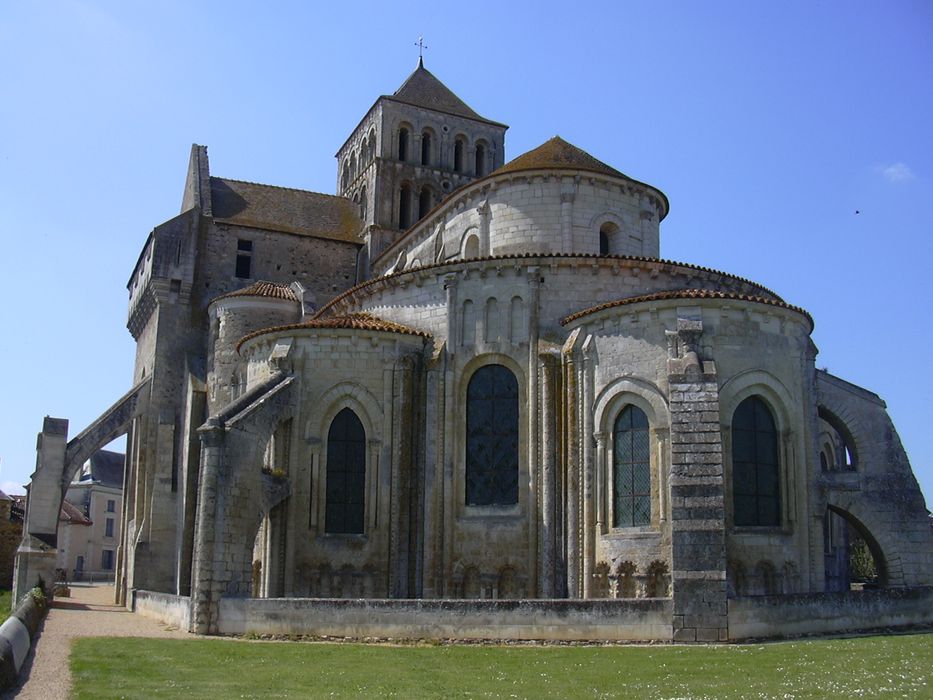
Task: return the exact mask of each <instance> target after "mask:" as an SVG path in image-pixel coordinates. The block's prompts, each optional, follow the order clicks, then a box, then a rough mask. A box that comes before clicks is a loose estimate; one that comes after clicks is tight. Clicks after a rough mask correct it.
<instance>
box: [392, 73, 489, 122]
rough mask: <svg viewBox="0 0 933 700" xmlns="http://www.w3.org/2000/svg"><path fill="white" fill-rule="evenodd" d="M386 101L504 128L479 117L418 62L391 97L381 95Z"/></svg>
mask: <svg viewBox="0 0 933 700" xmlns="http://www.w3.org/2000/svg"><path fill="white" fill-rule="evenodd" d="M383 97H385V98H386V99H389V100H395V101H396V102H403V103H405V104H408V105H413V106H415V107H425V108H427V109H433V110H434V111H436V112H444V113H445V114H452V115H453V116H455V117H465V118H467V119H475V120H476V121H481V122H486V123H487V124H495V125H497V126H505V124H500V123H499V122H494V121H492V120H491V119H486V118H485V117H481V116H480V115H478V114H477V113H476V112H474V111H473V110H472V109H470V107H469V106H467V104H466V102H464V101H463V100H461V99H460V98H459V97H457V96H456V95H455V94H454V93H453V91H452V90H451V89H450V88H449V87H447V86H446V85H444V83H442V82H441V81H440V80H438V79H437V78H436V77H435V76H434V74H433V73H431V71H429V70H428V69H427V68H425V67H424V62H423V61H421V60H419V61H418V67H417V68H416V69H415V71H414V72H413V73H412V74H411V75H409V76H408V78H407V79H406V80H405V82H404V83H402V86H401V87H400V88H399V89H398V90H396V91H395V93H393V94H392V95H383Z"/></svg>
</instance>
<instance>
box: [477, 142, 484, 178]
mask: <svg viewBox="0 0 933 700" xmlns="http://www.w3.org/2000/svg"><path fill="white" fill-rule="evenodd" d="M485 174H486V147H485V146H484V145H483V144H481V143H479V144H477V145H476V177H482V176H483V175H485Z"/></svg>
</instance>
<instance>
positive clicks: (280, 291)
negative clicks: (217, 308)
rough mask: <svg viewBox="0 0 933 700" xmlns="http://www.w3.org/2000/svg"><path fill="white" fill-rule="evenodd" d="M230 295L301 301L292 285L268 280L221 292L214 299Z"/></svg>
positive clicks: (225, 297)
mask: <svg viewBox="0 0 933 700" xmlns="http://www.w3.org/2000/svg"><path fill="white" fill-rule="evenodd" d="M229 297H266V298H269V299H285V300H286V301H300V299H298V295H297V294H295V290H294V289H292V288H291V286H290V285H287V284H280V283H278V282H266V281H265V280H259V281H258V282H254V283H253V284H251V285H249V286H248V287H244V288H243V289H237V290H236V291H235V292H227V293H226V294H221V295H220V296H219V297H217V298H216V299H214V301H217V299H227V298H229Z"/></svg>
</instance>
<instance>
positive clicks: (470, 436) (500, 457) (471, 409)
mask: <svg viewBox="0 0 933 700" xmlns="http://www.w3.org/2000/svg"><path fill="white" fill-rule="evenodd" d="M515 503H518V381H517V380H516V379H515V375H514V374H512V372H511V371H509V370H508V369H507V368H505V367H503V366H502V365H485V366H484V367H481V368H480V369H478V370H476V372H475V373H474V374H473V376H472V377H471V378H470V384H469V386H468V387H467V424H466V504H467V505H469V506H493V505H495V506H505V505H514V504H515Z"/></svg>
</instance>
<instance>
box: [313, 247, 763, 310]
mask: <svg viewBox="0 0 933 700" xmlns="http://www.w3.org/2000/svg"><path fill="white" fill-rule="evenodd" d="M380 257H381V256H380ZM534 258H540V259H544V260H553V259H561V258H566V259H571V260H572V259H587V258H588V259H590V260H592V261H593V262H597V261H599V260H621V261H631V262H644V263H650V264H655V265H671V266H674V267H680V268H684V269H687V270H697V271H699V272H706V273H710V274H714V275H720V276H722V277H728V278H729V279H733V280H736V281H737V282H741V283H743V284H748V285H751V286H753V287H756V288H758V289H760V290H761V291H762V292H764V293H765V294H769V295H771V296H773V297H774V298H775V299H780V298H781V297H780V296H778V295H777V294H776V293H775V292H773V291H771V290H770V289H768V288H767V287H765V286H764V285H761V284H758V283H757V282H753V281H751V280H749V279H745V278H744V277H738V276H736V275H730V274H729V273H728V272H722V271H721V270H714V269H712V268H709V267H703V266H702V265H692V264H690V263H683V262H677V261H675V260H665V259H663V258H646V257H642V256H639V255H594V254H592V253H509V254H508V255H489V256H486V257H480V258H467V259H460V258H458V259H456V260H445V261H444V262H439V263H433V264H431V265H423V266H421V267H418V268H414V269H409V270H400V271H399V272H392V273H390V274H386V275H383V276H382V277H373V278H372V279H368V280H366V281H364V282H360V283H359V284H357V285H355V286H353V287H350V289H348V290H346V291H345V292H343V293H341V294H338V295H337V296H335V297H334V298H333V299H331V300H330V301H328V302H327V303H326V304H324V305H323V306H322V307H321V308H320V309H318V311H317V313H316V314H314V318H321V317H322V316H323V315H324V314H325V313H326V311H327V310H328V309H329V308H330V307H332V306H334V305H335V304H337V303H339V302H340V301H342V300H343V299H345V298H346V297H348V296H350V295H352V294H354V293H356V292H358V291H360V290H361V289H364V288H366V287H369V286H371V285H374V284H379V283H380V282H385V281H386V280H390V279H393V278H395V277H400V276H402V275H412V274H416V273H423V272H425V271H426V270H431V269H434V268H439V267H449V266H451V265H458V264H462V263H464V262H485V261H493V260H529V259H534Z"/></svg>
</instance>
